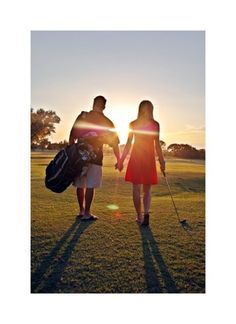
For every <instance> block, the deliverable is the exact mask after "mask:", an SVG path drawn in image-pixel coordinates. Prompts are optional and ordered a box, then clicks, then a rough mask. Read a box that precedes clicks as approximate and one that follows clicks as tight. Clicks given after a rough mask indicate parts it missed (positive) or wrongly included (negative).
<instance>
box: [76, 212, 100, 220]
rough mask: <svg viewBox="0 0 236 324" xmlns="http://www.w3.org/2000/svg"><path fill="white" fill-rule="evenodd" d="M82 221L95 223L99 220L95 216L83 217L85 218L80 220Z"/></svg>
mask: <svg viewBox="0 0 236 324" xmlns="http://www.w3.org/2000/svg"><path fill="white" fill-rule="evenodd" d="M80 219H81V220H82V221H94V220H97V219H98V218H97V216H95V215H92V214H90V215H83V217H81V218H80Z"/></svg>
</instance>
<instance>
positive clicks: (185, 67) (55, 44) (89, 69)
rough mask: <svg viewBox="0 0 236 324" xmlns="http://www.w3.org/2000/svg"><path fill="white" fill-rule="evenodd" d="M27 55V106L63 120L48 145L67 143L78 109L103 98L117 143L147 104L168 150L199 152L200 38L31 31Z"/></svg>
mask: <svg viewBox="0 0 236 324" xmlns="http://www.w3.org/2000/svg"><path fill="white" fill-rule="evenodd" d="M31 49H32V56H31V73H32V84H31V86H32V98H31V106H32V108H34V109H39V108H44V109H47V110H49V109H50V110H55V111H56V113H57V115H58V116H59V117H60V118H61V123H60V124H59V125H58V126H57V129H56V133H55V134H54V135H53V136H52V137H51V138H50V140H51V141H60V140H64V139H67V140H68V136H69V132H70V129H71V126H72V124H73V122H74V120H75V118H76V117H77V115H78V114H79V113H80V111H82V110H87V111H88V110H90V109H91V107H92V103H93V98H94V97H95V96H97V95H103V96H105V97H106V98H107V105H106V109H105V111H104V113H105V114H106V115H107V117H109V118H110V119H111V120H112V121H113V122H114V124H115V126H116V128H117V131H118V133H119V136H120V140H121V143H125V141H126V137H127V130H128V124H129V122H130V121H132V120H133V119H135V118H136V116H137V111H138V105H139V103H140V101H142V100H144V99H148V100H151V101H152V103H153V105H154V109H155V112H154V116H155V119H156V120H157V121H159V123H160V126H161V134H160V138H161V139H162V140H164V141H165V142H166V143H167V145H169V144H171V143H188V144H191V145H193V146H195V147H197V148H204V147H205V138H204V137H205V107H204V100H205V97H204V96H205V34H204V32H201V31H196V32H193V31H189V32H186V31H184V32H183V31H173V32H171V31H168V32H167V31H147V32H144V31H143V32H140V31H133V32H132V31H129V32H127V31H124V32H121V31H110V32H108V31H105V32H103V31H91V32H90V31H64V32H60V31H51V32H48V31H42V32H40V31H33V32H32V34H31Z"/></svg>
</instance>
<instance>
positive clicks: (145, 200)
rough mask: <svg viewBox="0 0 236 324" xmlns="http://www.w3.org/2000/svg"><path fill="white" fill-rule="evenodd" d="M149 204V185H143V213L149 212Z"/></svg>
mask: <svg viewBox="0 0 236 324" xmlns="http://www.w3.org/2000/svg"><path fill="white" fill-rule="evenodd" d="M150 205H151V185H143V206H144V214H148V213H149V209H150Z"/></svg>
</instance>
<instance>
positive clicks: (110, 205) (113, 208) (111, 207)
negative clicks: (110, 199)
mask: <svg viewBox="0 0 236 324" xmlns="http://www.w3.org/2000/svg"><path fill="white" fill-rule="evenodd" d="M107 208H108V209H110V210H117V209H119V206H117V205H115V204H109V205H107Z"/></svg>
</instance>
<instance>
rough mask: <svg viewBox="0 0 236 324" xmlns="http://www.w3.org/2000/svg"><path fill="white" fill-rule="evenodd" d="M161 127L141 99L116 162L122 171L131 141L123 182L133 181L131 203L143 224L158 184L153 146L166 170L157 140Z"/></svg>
mask: <svg viewBox="0 0 236 324" xmlns="http://www.w3.org/2000/svg"><path fill="white" fill-rule="evenodd" d="M159 132H160V126H159V123H158V122H157V121H155V120H154V119H153V105H152V103H151V102H150V101H148V100H144V101H142V102H141V103H140V105H139V111H138V118H137V119H136V120H134V121H132V122H131V123H130V125H129V135H128V139H127V143H126V145H125V148H124V151H123V154H122V157H121V159H120V161H119V162H118V164H117V168H118V169H119V170H120V171H121V170H122V169H123V163H124V160H125V158H126V156H127V155H128V153H129V151H130V148H131V144H132V140H133V138H134V144H133V148H132V152H131V155H130V159H129V163H128V166H127V170H126V175H125V181H129V182H132V183H133V202H134V207H135V210H136V212H137V218H136V221H137V222H138V223H139V224H142V225H144V226H148V225H149V209H150V203H151V186H152V185H154V184H157V183H158V178H157V171H156V160H155V149H156V153H157V155H158V158H159V162H160V168H161V171H162V173H163V174H164V173H165V161H164V158H163V153H162V150H161V146H160V142H159ZM141 185H143V193H144V195H143V205H144V219H142V212H141V198H140V193H141Z"/></svg>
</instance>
